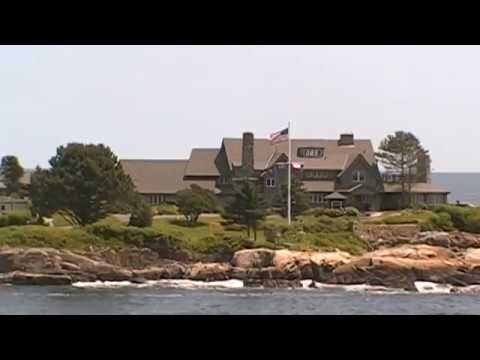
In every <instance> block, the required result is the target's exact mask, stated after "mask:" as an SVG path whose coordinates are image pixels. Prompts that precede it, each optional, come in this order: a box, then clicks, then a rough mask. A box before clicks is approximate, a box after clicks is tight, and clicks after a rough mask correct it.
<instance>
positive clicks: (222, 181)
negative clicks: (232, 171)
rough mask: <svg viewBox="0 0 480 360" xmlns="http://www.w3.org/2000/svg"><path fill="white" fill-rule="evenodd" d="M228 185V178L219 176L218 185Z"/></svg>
mask: <svg viewBox="0 0 480 360" xmlns="http://www.w3.org/2000/svg"><path fill="white" fill-rule="evenodd" d="M229 183H230V179H229V178H228V176H220V184H221V185H226V184H229Z"/></svg>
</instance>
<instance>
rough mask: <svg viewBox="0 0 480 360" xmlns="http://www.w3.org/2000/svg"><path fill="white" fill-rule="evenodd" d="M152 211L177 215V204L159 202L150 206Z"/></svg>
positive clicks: (159, 213) (158, 213) (156, 213)
mask: <svg viewBox="0 0 480 360" xmlns="http://www.w3.org/2000/svg"><path fill="white" fill-rule="evenodd" d="M152 212H153V213H154V214H155V215H179V214H180V212H179V211H178V207H177V205H174V204H160V205H157V206H154V207H152Z"/></svg>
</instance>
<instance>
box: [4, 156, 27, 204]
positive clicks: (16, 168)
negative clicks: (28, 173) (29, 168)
mask: <svg viewBox="0 0 480 360" xmlns="http://www.w3.org/2000/svg"><path fill="white" fill-rule="evenodd" d="M0 174H1V175H2V177H3V183H4V184H5V187H6V190H7V194H8V195H10V194H18V193H19V192H20V190H21V184H20V178H21V177H22V176H23V174H24V170H23V167H22V166H21V165H20V162H19V161H18V158H17V157H16V156H12V155H7V156H4V157H3V158H2V161H1V164H0Z"/></svg>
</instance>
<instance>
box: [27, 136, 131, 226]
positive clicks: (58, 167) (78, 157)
mask: <svg viewBox="0 0 480 360" xmlns="http://www.w3.org/2000/svg"><path fill="white" fill-rule="evenodd" d="M50 166H51V168H50V169H48V170H42V169H40V168H37V170H36V171H35V173H34V174H32V181H31V197H32V205H33V208H34V209H35V210H36V212H37V213H38V214H39V215H41V216H46V215H51V214H53V213H55V212H58V213H60V214H61V215H63V216H64V217H65V219H67V220H68V221H69V222H71V223H72V224H74V225H86V224H91V223H94V222H96V221H98V220H100V219H102V218H104V217H106V216H107V214H108V213H109V212H111V211H112V210H113V208H114V207H115V206H118V204H119V203H123V202H125V203H127V202H130V201H132V199H133V194H134V186H133V182H132V180H131V179H130V177H129V176H128V175H126V174H125V173H124V171H123V169H122V166H121V164H120V162H119V160H118V159H117V157H116V156H115V155H114V154H113V152H112V151H111V150H110V148H109V147H106V146H104V145H102V144H100V145H93V144H89V145H85V144H77V143H72V144H68V145H67V146H60V147H59V148H58V149H57V153H56V155H55V156H54V157H52V158H51V159H50Z"/></svg>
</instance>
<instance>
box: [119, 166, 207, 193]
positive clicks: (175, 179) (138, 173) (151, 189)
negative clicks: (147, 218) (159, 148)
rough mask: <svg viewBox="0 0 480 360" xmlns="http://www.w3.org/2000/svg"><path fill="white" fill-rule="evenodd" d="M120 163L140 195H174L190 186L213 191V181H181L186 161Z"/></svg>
mask: <svg viewBox="0 0 480 360" xmlns="http://www.w3.org/2000/svg"><path fill="white" fill-rule="evenodd" d="M120 163H121V164H122V167H123V170H124V171H125V173H127V174H128V175H130V177H131V178H132V180H133V183H134V184H135V188H136V190H137V191H138V192H139V193H142V194H174V193H176V192H177V191H178V190H183V189H187V188H189V187H190V185H192V184H197V185H199V186H201V187H203V188H206V189H209V190H215V181H214V180H210V181H209V180H200V181H185V180H183V176H184V174H185V168H186V166H187V163H188V160H120Z"/></svg>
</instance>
